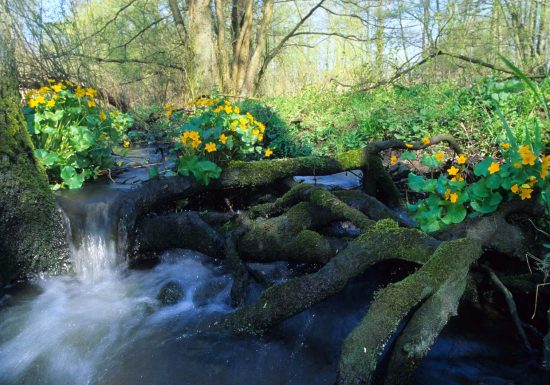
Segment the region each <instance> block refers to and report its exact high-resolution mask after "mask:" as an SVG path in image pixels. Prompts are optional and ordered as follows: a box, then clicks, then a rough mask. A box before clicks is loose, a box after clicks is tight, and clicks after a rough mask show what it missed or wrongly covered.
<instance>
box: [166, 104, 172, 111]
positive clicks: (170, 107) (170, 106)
mask: <svg viewBox="0 0 550 385" xmlns="http://www.w3.org/2000/svg"><path fill="white" fill-rule="evenodd" d="M164 109H165V110H171V109H172V105H171V104H170V103H166V104H165V105H164Z"/></svg>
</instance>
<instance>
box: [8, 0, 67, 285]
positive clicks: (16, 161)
mask: <svg viewBox="0 0 550 385" xmlns="http://www.w3.org/2000/svg"><path fill="white" fill-rule="evenodd" d="M0 8H2V7H0ZM0 19H2V23H0V24H1V25H0V287H1V286H4V285H5V284H7V283H9V282H10V281H11V280H13V279H16V278H19V277H23V276H28V275H30V274H35V273H39V272H44V271H46V272H50V273H60V272H64V271H67V270H68V269H70V263H69V251H68V250H69V249H68V245H67V241H66V236H65V230H64V226H63V220H62V215H61V213H60V211H59V210H58V209H57V207H56V204H55V199H54V196H53V194H52V192H51V191H50V190H49V187H48V180H47V177H46V173H45V171H44V170H43V169H42V168H41V167H40V166H39V165H38V164H37V162H36V159H35V157H34V155H33V145H32V142H31V139H30V137H29V134H28V132H27V125H26V122H25V120H24V118H23V114H22V112H21V105H20V96H19V93H18V92H17V87H18V82H17V76H16V73H17V71H16V68H15V64H14V58H13V44H12V41H11V37H10V34H9V31H8V28H9V17H8V16H7V15H6V13H5V10H4V9H0Z"/></svg>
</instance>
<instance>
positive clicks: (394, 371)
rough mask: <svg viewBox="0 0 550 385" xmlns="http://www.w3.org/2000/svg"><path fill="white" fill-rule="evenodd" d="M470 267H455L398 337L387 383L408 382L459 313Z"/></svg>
mask: <svg viewBox="0 0 550 385" xmlns="http://www.w3.org/2000/svg"><path fill="white" fill-rule="evenodd" d="M467 275H468V269H467V268H464V269H461V270H460V271H456V272H455V273H454V274H453V275H452V276H450V277H449V279H448V280H447V281H445V282H444V283H443V284H442V285H441V287H440V288H439V289H438V290H437V291H436V292H435V293H434V294H433V295H432V296H431V297H429V298H428V299H426V301H424V303H422V305H421V306H420V307H419V308H418V310H416V311H415V312H414V314H413V316H412V317H411V319H410V320H409V322H408V323H407V326H406V327H405V328H404V330H403V331H402V333H401V335H400V336H399V337H398V338H397V340H396V341H395V344H394V346H393V348H392V351H391V356H390V360H389V364H388V368H387V370H386V378H385V384H386V385H399V384H408V383H410V380H411V379H412V376H413V374H414V371H415V369H416V367H417V365H418V364H419V363H420V362H421V361H422V359H423V358H424V356H425V355H426V354H427V353H428V351H429V350H430V348H431V346H432V345H433V343H434V342H435V339H436V338H437V336H438V335H439V333H440V332H441V330H443V327H444V326H445V325H446V324H447V322H448V320H449V319H450V318H451V317H452V316H455V315H456V313H457V308H458V304H459V302H460V299H461V297H462V295H463V294H464V290H465V289H466V284H467V281H468V280H467Z"/></svg>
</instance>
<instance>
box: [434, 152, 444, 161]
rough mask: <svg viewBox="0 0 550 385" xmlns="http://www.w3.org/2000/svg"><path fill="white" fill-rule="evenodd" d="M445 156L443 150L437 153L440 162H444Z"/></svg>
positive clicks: (436, 157)
mask: <svg viewBox="0 0 550 385" xmlns="http://www.w3.org/2000/svg"><path fill="white" fill-rule="evenodd" d="M444 156H445V155H444V154H443V153H442V152H441V151H439V152H438V153H436V154H435V159H437V160H438V161H439V162H442V161H443V157H444Z"/></svg>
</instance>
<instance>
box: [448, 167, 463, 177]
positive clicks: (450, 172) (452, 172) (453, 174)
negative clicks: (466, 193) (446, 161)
mask: <svg viewBox="0 0 550 385" xmlns="http://www.w3.org/2000/svg"><path fill="white" fill-rule="evenodd" d="M459 171H460V169H459V168H456V167H455V166H451V168H450V169H448V170H447V172H448V173H449V175H450V176H455V175H456V174H457V173H458V172H459Z"/></svg>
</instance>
